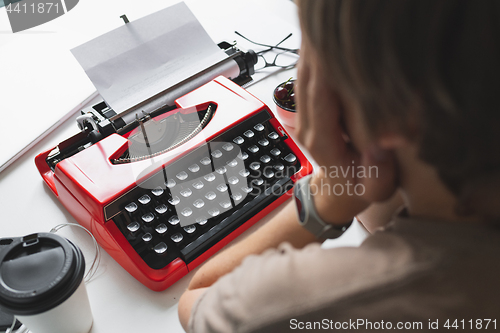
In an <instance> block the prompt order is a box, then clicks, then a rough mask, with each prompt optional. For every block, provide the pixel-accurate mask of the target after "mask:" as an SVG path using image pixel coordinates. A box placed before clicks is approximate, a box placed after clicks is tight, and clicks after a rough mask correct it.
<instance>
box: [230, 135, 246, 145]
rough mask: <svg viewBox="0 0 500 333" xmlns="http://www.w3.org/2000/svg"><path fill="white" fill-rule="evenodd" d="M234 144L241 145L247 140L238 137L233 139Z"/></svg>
mask: <svg viewBox="0 0 500 333" xmlns="http://www.w3.org/2000/svg"><path fill="white" fill-rule="evenodd" d="M233 142H234V143H236V144H237V145H241V144H242V143H243V142H245V139H243V138H242V137H241V136H237V137H235V138H234V139H233Z"/></svg>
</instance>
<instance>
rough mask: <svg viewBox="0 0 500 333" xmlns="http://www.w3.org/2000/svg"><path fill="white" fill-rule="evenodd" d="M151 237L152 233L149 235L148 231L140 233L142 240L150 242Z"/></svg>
mask: <svg viewBox="0 0 500 333" xmlns="http://www.w3.org/2000/svg"><path fill="white" fill-rule="evenodd" d="M152 239H153V235H151V234H150V233H149V232H147V233H145V234H144V235H142V240H143V241H145V242H146V243H147V242H150V241H151V240H152Z"/></svg>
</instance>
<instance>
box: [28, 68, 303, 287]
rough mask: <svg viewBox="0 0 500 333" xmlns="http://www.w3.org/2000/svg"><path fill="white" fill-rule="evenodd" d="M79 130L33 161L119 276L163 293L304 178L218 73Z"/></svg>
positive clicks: (298, 158) (254, 105) (274, 131)
mask: <svg viewBox="0 0 500 333" xmlns="http://www.w3.org/2000/svg"><path fill="white" fill-rule="evenodd" d="M114 115H115V114H114V112H113V110H112V109H110V108H109V107H108V106H107V105H106V103H104V102H101V103H99V104H97V105H94V106H93V107H92V108H90V109H89V110H84V111H82V116H81V117H83V118H81V117H80V125H81V129H82V131H81V132H80V133H79V134H77V135H75V136H73V137H72V138H69V139H68V140H66V141H64V142H61V143H60V144H59V145H58V146H57V147H54V148H53V149H49V150H47V151H45V152H43V153H41V154H39V155H38V156H37V157H36V159H35V163H36V166H37V168H38V170H39V171H40V174H41V175H42V177H43V179H44V181H45V183H46V184H47V185H48V186H49V187H50V189H51V190H52V192H53V193H54V195H56V197H57V198H58V199H59V201H60V202H61V203H62V204H63V205H64V207H65V208H66V209H67V210H68V211H69V212H70V213H71V214H72V215H73V217H74V218H75V219H76V220H77V221H78V222H79V223H80V224H81V225H82V226H84V227H86V228H87V229H88V230H90V231H91V232H92V234H93V235H94V236H95V238H96V239H97V241H98V242H99V244H100V245H101V246H102V248H104V249H105V250H106V251H107V252H108V253H109V254H110V255H111V256H112V257H113V258H114V259H115V260H116V261H117V262H118V263H119V264H120V265H121V266H122V267H123V268H125V269H126V270H127V271H128V272H129V273H130V274H132V275H133V276H134V277H135V278H136V279H137V280H139V281H140V282H141V283H143V284H144V285H145V286H147V287H149V288H150V289H152V290H157V291H160V290H164V289H166V288H168V287H169V286H170V285H172V284H173V283H174V282H176V281H177V280H179V279H180V278H181V277H182V276H184V275H186V274H187V273H188V272H189V271H190V270H192V269H193V268H195V267H196V266H198V265H199V264H201V263H202V262H203V261H205V260H206V259H207V258H209V257H210V256H211V255H213V254H214V253H215V252H217V251H218V250H219V249H221V248H222V247H223V246H224V245H226V244H227V243H228V242H230V241H231V240H232V239H234V238H235V237H237V236H238V235H239V234H241V233H242V232H243V231H245V230H246V229H247V228H248V227H250V226H251V225H252V224H254V223H255V222H257V221H258V220H259V219H261V218H262V217H264V216H265V215H266V214H268V213H269V212H270V211H271V210H273V209H274V208H275V207H277V206H278V205H280V204H281V203H282V202H283V201H285V200H286V199H287V197H288V196H289V195H290V191H291V188H292V187H293V184H294V182H295V181H296V180H297V179H298V178H300V177H302V176H305V175H306V174H309V173H310V172H311V171H312V166H311V164H310V163H309V162H308V161H307V159H306V158H305V157H304V155H303V154H302V153H301V151H300V150H299V148H298V147H297V146H296V144H295V143H294V142H293V140H292V139H291V138H290V136H289V135H288V134H287V132H286V131H285V129H284V128H283V126H282V125H281V124H280V123H279V122H278V120H277V119H276V118H275V117H274V115H273V113H272V112H271V111H270V110H269V108H268V107H267V106H266V105H265V104H264V103H262V102H261V101H259V100H258V99H257V98H255V97H254V96H252V95H251V94H250V93H248V92H247V91H246V90H244V89H243V88H241V87H240V86H239V85H237V84H235V83H234V82H232V81H230V80H229V79H227V78H225V77H222V76H220V77H217V78H216V79H214V80H212V81H210V82H208V83H206V84H204V85H202V86H201V87H199V88H197V89H196V90H194V91H192V92H190V93H188V94H186V95H184V96H182V97H180V98H178V99H176V100H175V106H174V107H165V108H161V109H159V110H157V111H155V112H153V113H149V114H144V115H142V117H139V116H138V115H136V116H135V117H136V119H135V121H133V122H131V123H129V124H124V123H123V124H120V122H119V120H120V119H115V120H114V121H112V119H114V118H113V116H114Z"/></svg>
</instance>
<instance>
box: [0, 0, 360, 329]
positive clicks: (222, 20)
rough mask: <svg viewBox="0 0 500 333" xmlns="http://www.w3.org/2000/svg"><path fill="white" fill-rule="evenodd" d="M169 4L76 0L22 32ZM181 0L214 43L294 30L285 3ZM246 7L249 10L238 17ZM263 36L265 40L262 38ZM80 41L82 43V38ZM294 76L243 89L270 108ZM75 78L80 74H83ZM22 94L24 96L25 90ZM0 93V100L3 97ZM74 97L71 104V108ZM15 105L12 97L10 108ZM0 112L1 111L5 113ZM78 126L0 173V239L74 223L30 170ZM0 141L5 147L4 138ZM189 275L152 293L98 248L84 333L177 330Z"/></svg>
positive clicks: (84, 243) (99, 22)
mask: <svg viewBox="0 0 500 333" xmlns="http://www.w3.org/2000/svg"><path fill="white" fill-rule="evenodd" d="M174 2H177V1H160V0H148V1H143V2H140V4H139V3H138V2H137V1H132V0H126V1H125V0H114V1H110V0H107V1H100V0H82V1H80V3H79V4H78V5H77V6H76V7H75V9H73V10H72V11H71V12H69V13H68V14H66V15H64V16H62V17H60V18H58V19H56V20H54V21H53V22H50V23H47V24H45V25H42V26H40V27H38V28H35V29H33V31H31V32H29V31H28V32H25V33H39V34H40V35H41V36H43V33H44V32H48V31H56V32H57V31H62V30H64V29H71V30H73V31H78V32H79V33H83V35H84V36H85V39H86V40H88V39H90V38H93V37H96V36H98V35H100V34H102V33H105V32H107V31H109V30H111V29H113V28H116V27H118V26H119V25H121V24H123V21H121V19H119V16H120V15H122V14H127V16H128V18H129V19H130V20H134V19H136V18H139V17H142V16H144V15H146V14H149V13H151V12H154V11H156V10H159V9H162V8H164V7H166V6H168V5H170V4H171V3H174ZM103 3H104V4H103ZM187 3H188V5H189V7H190V8H191V9H192V11H193V12H194V13H195V15H196V16H197V17H198V18H199V20H200V21H201V22H202V24H203V25H204V26H205V28H206V29H207V31H208V32H209V34H210V35H211V36H212V38H213V39H214V40H215V41H220V40H229V41H232V40H235V39H236V36H235V35H234V33H233V31H234V30H235V29H238V30H240V32H241V33H243V34H246V35H248V37H252V38H254V39H255V40H256V41H260V42H263V43H276V42H277V41H279V39H278V40H276V38H274V37H273V33H269V34H266V35H264V34H262V31H265V30H269V31H272V30H276V31H277V32H278V33H281V32H280V31H279V30H280V29H282V27H283V24H282V23H283V22H284V21H285V20H286V21H287V22H291V24H292V25H294V26H295V27H296V28H297V27H298V26H297V24H298V23H297V18H296V16H295V7H294V5H293V4H292V3H291V2H289V1H288V0H279V1H278V0H273V1H268V0H262V1H243V0H233V1H225V0H224V1H223V0H211V1H203V0H197V1H188V2H187ZM138 4H139V5H138ZM0 11H3V9H0ZM265 11H268V12H269V13H274V14H276V15H277V18H276V19H275V20H271V21H270V20H269V16H266V15H258V13H262V14H265ZM245 12H248V14H247V15H242V13H245ZM4 14H5V13H0V22H1V21H2V20H3V18H2V15H4ZM266 17H267V18H266ZM256 25H258V26H260V28H263V29H261V30H260V32H259V34H260V36H261V37H259V36H253V35H252V31H258V30H259V29H256V28H255V26H256ZM2 30H3V32H2ZM6 30H8V28H6V26H5V22H2V25H0V38H4V37H6V36H7V35H8V33H7V32H6ZM287 33H288V32H287ZM287 33H285V34H284V36H286V34H287ZM266 36H267V38H269V39H266ZM284 36H283V37H284ZM7 37H8V36H7ZM283 37H281V38H283ZM296 38H298V36H296ZM84 41H85V40H82V42H84ZM0 45H1V44H0ZM295 74H296V72H295V70H289V71H286V72H282V73H279V74H277V75H275V76H273V77H269V78H267V79H266V80H264V81H261V82H259V83H258V84H256V85H254V86H252V87H250V88H249V91H250V92H251V93H253V94H254V95H255V96H257V97H258V98H260V99H261V100H262V101H263V102H265V103H266V104H268V105H269V106H270V107H271V109H272V110H273V109H274V106H273V102H272V95H271V94H272V91H273V88H274V87H275V86H276V85H278V84H279V83H280V82H283V81H285V80H287V79H288V78H289V77H291V76H295ZM33 75H36V73H33ZM82 75H84V74H83V71H82ZM68 89H71V87H68ZM26 94H27V96H29V92H26ZM61 94H64V91H61ZM2 98H4V97H3V96H2ZM79 102H80V101H75V105H76V104H78V103H79ZM14 103H15V102H14V101H13V102H12V104H13V107H14V106H15V105H14ZM41 108H45V109H48V110H50V108H49V106H41ZM0 112H1V113H2V114H3V113H4V112H5V110H1V111H0ZM72 118H74V117H72ZM2 121H3V120H2ZM13 126H15V128H12V130H21V131H22V130H23V129H22V126H21V125H20V124H19V123H17V124H14V125H13ZM77 131H78V128H77V126H76V123H75V121H74V119H70V120H68V121H66V122H65V123H63V124H62V125H61V126H60V127H59V128H58V129H57V130H56V131H54V132H53V133H51V134H50V135H49V136H47V137H46V138H45V139H44V140H42V141H41V142H39V143H38V144H37V145H36V146H34V147H33V148H32V149H30V150H29V151H28V152H27V153H26V154H25V155H23V156H22V157H21V158H20V159H19V160H17V161H16V162H14V163H13V164H12V165H11V166H10V167H8V168H7V169H6V170H4V171H3V172H2V173H0V206H1V220H0V224H1V229H0V230H1V231H0V237H15V236H23V235H26V234H29V233H34V232H48V231H49V230H50V229H51V228H52V227H53V226H55V225H57V224H61V223H68V222H72V223H74V222H75V220H74V218H73V217H72V216H71V215H70V214H69V213H68V212H67V211H66V210H65V209H64V208H63V207H62V205H61V204H60V203H59V202H58V200H57V199H56V198H55V197H54V196H53V195H52V193H51V191H50V190H49V189H48V188H47V187H46V186H45V185H44V184H43V181H42V178H41V177H40V175H39V174H38V171H37V169H36V167H35V164H34V157H35V156H36V155H37V154H38V153H40V152H42V151H44V150H46V149H48V148H51V147H54V146H56V145H57V144H58V143H59V142H61V141H62V140H64V139H66V138H68V137H70V136H71V135H73V134H75V133H76V132H77ZM2 144H8V142H4V143H2ZM275 212H276V211H275ZM275 212H274V213H275ZM274 213H273V214H274ZM273 214H271V215H273ZM268 219H269V216H268V217H266V219H264V220H263V221H260V222H259V223H258V224H257V225H256V226H253V227H252V228H250V230H249V231H247V232H246V233H245V234H248V233H250V232H252V231H253V230H255V229H256V228H257V227H258V225H260V224H262V223H265V221H266V220H268ZM73 229H76V228H72V229H70V228H65V229H63V230H61V231H60V232H59V234H60V235H63V236H66V237H68V238H70V239H72V240H73V241H74V242H75V243H76V244H78V245H79V246H80V247H81V248H82V250H83V251H84V254H85V257H86V258H87V262H88V263H89V262H90V261H91V260H92V259H93V255H94V253H93V248H92V243H91V241H90V238H89V237H88V236H87V235H86V234H85V233H84V232H83V231H80V230H79V229H76V230H73ZM245 234H244V235H242V237H244V236H245ZM345 236H346V237H343V238H342V239H343V240H342V242H343V243H342V244H356V243H357V242H359V240H360V239H361V238H362V236H363V232H362V231H361V230H360V229H357V228H352V231H351V230H350V231H349V232H348V233H346V235H345ZM192 274H193V272H191V273H189V274H188V275H187V276H185V277H184V278H182V279H181V280H180V281H178V282H177V283H175V284H174V285H173V286H172V287H170V288H169V289H167V290H165V291H163V292H153V291H151V290H149V289H147V288H146V287H144V286H143V285H142V284H140V283H139V282H138V281H136V280H135V279H134V278H133V277H132V276H130V275H129V274H128V273H127V272H126V271H125V270H124V269H122V268H121V267H120V266H119V265H118V264H117V263H116V262H115V261H114V260H113V259H112V258H111V257H110V256H109V255H108V254H107V253H105V252H103V255H102V261H101V265H100V267H99V270H98V273H97V276H96V277H95V278H94V280H93V281H92V282H91V283H90V284H88V286H87V290H88V294H89V298H90V303H91V307H92V312H93V315H94V326H93V328H92V330H91V332H92V333H100V332H127V333H128V332H153V331H161V332H182V331H183V330H182V328H181V326H180V323H179V321H178V318H177V302H178V300H179V297H180V295H181V294H182V292H183V291H184V289H185V288H186V286H187V285H188V282H189V280H190V279H191V277H192Z"/></svg>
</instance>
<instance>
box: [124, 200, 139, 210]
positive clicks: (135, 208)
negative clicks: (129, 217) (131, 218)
mask: <svg viewBox="0 0 500 333" xmlns="http://www.w3.org/2000/svg"><path fill="white" fill-rule="evenodd" d="M125 210H126V211H127V212H129V213H133V212H135V211H136V210H137V204H136V203H135V202H131V203H129V204H128V205H126V206H125Z"/></svg>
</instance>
